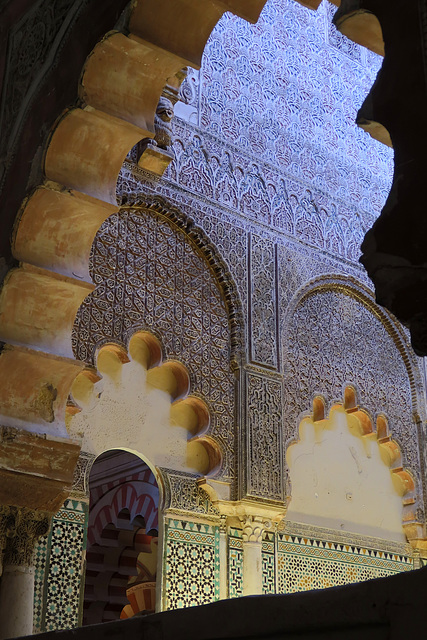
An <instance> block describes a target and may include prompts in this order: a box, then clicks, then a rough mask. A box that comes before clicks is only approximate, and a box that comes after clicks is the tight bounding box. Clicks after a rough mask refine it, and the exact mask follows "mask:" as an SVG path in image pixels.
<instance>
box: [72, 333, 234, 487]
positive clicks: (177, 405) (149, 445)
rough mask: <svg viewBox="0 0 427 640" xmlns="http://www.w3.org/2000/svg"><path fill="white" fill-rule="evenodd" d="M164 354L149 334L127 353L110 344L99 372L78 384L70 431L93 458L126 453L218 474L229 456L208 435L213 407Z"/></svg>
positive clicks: (90, 370) (133, 342)
mask: <svg viewBox="0 0 427 640" xmlns="http://www.w3.org/2000/svg"><path fill="white" fill-rule="evenodd" d="M161 353H162V348H161V345H160V344H159V342H158V341H157V339H156V338H155V336H153V335H152V334H150V333H149V332H146V331H140V332H136V333H135V334H134V335H133V336H132V337H131V339H130V340H129V344H128V349H127V350H125V349H124V348H123V347H121V346H119V345H117V344H114V343H109V344H104V345H103V346H102V347H101V348H100V349H99V351H98V353H97V358H96V369H94V368H92V367H91V368H88V369H86V370H84V371H82V373H80V374H79V375H78V376H77V378H76V379H75V381H74V383H73V386H72V389H71V398H70V400H69V404H68V413H69V423H68V430H69V432H70V433H71V434H73V435H74V437H80V438H82V447H83V449H84V451H86V452H87V453H90V454H92V455H95V456H96V455H100V454H101V453H102V452H103V451H105V450H110V449H111V450H115V449H126V450H129V451H132V452H134V453H136V455H138V456H139V457H143V458H145V459H146V460H147V462H148V461H149V462H150V464H151V466H157V467H159V466H165V467H169V468H176V469H178V470H179V471H190V472H192V473H194V472H196V473H199V474H201V475H203V476H210V475H211V476H214V475H216V474H217V473H218V472H219V471H220V469H221V465H222V458H223V455H222V451H221V446H220V444H219V443H218V442H217V441H216V439H215V438H214V437H212V434H210V433H209V425H210V410H209V408H208V406H207V404H206V402H205V401H204V400H203V399H202V398H200V397H198V396H194V395H192V394H190V377H189V374H188V371H187V369H186V367H185V366H184V365H183V364H182V363H181V362H179V361H177V360H170V359H169V360H168V359H165V360H163V358H162V357H161ZM159 354H160V357H159ZM79 414H80V415H79ZM117 425H120V428H117ZM88 471H89V470H88Z"/></svg>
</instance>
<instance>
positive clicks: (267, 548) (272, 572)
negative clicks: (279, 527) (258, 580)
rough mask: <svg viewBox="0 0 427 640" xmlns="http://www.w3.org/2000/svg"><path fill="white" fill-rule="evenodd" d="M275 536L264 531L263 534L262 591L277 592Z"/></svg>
mask: <svg viewBox="0 0 427 640" xmlns="http://www.w3.org/2000/svg"><path fill="white" fill-rule="evenodd" d="M274 547H275V536H274V533H272V532H271V531H264V533H263V536H262V592H263V593H264V594H267V593H276V562H275V548H274Z"/></svg>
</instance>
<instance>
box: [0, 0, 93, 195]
mask: <svg viewBox="0 0 427 640" xmlns="http://www.w3.org/2000/svg"><path fill="white" fill-rule="evenodd" d="M82 4H83V1H82V0H59V1H56V2H52V1H51V0H39V1H38V2H34V3H33V5H32V6H31V8H30V10H29V11H28V12H27V13H26V14H25V15H24V16H23V17H22V19H21V20H20V21H19V22H17V23H16V24H15V25H14V26H13V28H12V29H11V31H10V33H9V34H6V35H8V55H7V61H6V68H5V75H4V80H3V95H2V100H1V103H0V129H1V131H2V132H3V135H2V136H1V139H0V184H1V183H2V178H3V174H4V171H5V169H6V168H7V163H8V162H9V161H10V159H11V157H12V156H13V152H14V147H15V145H16V143H17V139H18V136H19V134H20V132H21V128H22V123H23V118H24V116H25V113H26V111H27V109H28V108H29V107H30V104H31V101H32V99H33V98H34V96H35V95H36V91H37V88H38V87H39V82H40V76H41V75H45V74H47V73H48V71H49V70H50V69H51V67H52V65H53V64H54V61H55V55H56V53H57V52H58V49H59V48H60V47H61V43H62V38H63V36H64V33H65V32H66V30H67V28H69V26H70V24H71V23H72V21H73V20H74V19H75V18H76V16H77V15H78V12H79V10H80V8H81V6H82Z"/></svg>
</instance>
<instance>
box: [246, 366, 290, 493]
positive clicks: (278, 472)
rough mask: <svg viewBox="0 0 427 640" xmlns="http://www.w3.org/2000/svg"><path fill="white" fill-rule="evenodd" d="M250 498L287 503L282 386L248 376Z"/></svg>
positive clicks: (250, 374) (253, 374) (261, 376)
mask: <svg viewBox="0 0 427 640" xmlns="http://www.w3.org/2000/svg"><path fill="white" fill-rule="evenodd" d="M246 393H247V399H246V407H247V417H246V423H247V462H246V464H247V470H246V471H247V494H248V495H250V496H256V497H257V498H264V499H267V500H283V499H284V490H283V487H284V482H283V480H284V478H283V463H282V448H283V441H282V429H283V427H282V424H283V415H282V382H281V380H278V379H277V378H276V379H272V378H270V377H268V376H267V375H260V374H255V373H251V372H247V373H246Z"/></svg>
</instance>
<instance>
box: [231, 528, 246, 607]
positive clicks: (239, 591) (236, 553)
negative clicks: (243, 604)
mask: <svg viewBox="0 0 427 640" xmlns="http://www.w3.org/2000/svg"><path fill="white" fill-rule="evenodd" d="M242 595H243V540H242V532H241V530H240V529H234V528H231V527H230V530H229V535H228V597H229V598H238V597H239V596H242Z"/></svg>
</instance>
